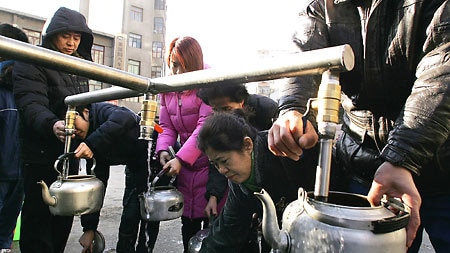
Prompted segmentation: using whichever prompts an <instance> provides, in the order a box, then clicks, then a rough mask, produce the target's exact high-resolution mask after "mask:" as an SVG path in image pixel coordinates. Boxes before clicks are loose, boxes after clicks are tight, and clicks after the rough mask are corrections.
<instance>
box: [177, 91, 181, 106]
mask: <svg viewBox="0 0 450 253" xmlns="http://www.w3.org/2000/svg"><path fill="white" fill-rule="evenodd" d="M178 95H180V96H177V98H178V106H179V107H181V94H178Z"/></svg>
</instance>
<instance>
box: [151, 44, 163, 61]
mask: <svg viewBox="0 0 450 253" xmlns="http://www.w3.org/2000/svg"><path fill="white" fill-rule="evenodd" d="M152 57H153V58H163V43H162V42H161V41H153V47H152Z"/></svg>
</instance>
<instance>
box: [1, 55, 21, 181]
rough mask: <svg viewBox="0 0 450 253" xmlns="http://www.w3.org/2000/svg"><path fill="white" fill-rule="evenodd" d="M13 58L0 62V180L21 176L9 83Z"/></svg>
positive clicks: (16, 118)
mask: <svg viewBox="0 0 450 253" xmlns="http://www.w3.org/2000/svg"><path fill="white" fill-rule="evenodd" d="M13 65H14V61H13V60H8V61H3V62H0V135H1V136H2V137H1V139H0V150H1V152H0V181H9V180H18V179H20V178H22V177H23V173H22V164H21V159H20V146H19V144H20V141H19V112H18V110H17V108H16V103H15V102H14V96H13V93H12V84H11V80H10V79H11V71H12V68H11V67H12V66H13Z"/></svg>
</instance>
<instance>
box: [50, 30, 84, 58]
mask: <svg viewBox="0 0 450 253" xmlns="http://www.w3.org/2000/svg"><path fill="white" fill-rule="evenodd" d="M80 42H81V33H78V32H70V31H68V32H62V33H58V34H56V35H55V37H54V38H53V44H54V45H55V47H56V48H57V49H58V50H59V51H60V52H61V53H63V54H68V55H71V54H73V53H74V52H75V51H77V49H78V46H79V45H80Z"/></svg>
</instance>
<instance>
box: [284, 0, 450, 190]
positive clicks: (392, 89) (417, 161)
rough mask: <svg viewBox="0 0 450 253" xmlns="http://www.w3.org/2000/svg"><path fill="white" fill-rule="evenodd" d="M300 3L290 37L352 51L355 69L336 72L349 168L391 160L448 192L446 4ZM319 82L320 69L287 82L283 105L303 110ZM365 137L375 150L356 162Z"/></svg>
mask: <svg viewBox="0 0 450 253" xmlns="http://www.w3.org/2000/svg"><path fill="white" fill-rule="evenodd" d="M303 5H304V6H303V8H302V9H301V10H299V13H300V14H299V20H298V24H297V26H296V28H298V29H297V30H296V32H295V34H294V36H293V39H294V43H295V44H296V45H297V46H298V48H299V49H300V50H302V51H308V50H313V49H319V48H324V47H331V46H336V45H342V44H349V45H350V46H351V47H352V48H353V51H354V54H355V67H354V69H353V70H352V71H350V72H345V73H341V74H340V83H341V86H342V91H343V92H344V93H345V96H343V100H342V105H343V107H344V109H345V115H344V126H343V130H344V131H345V132H346V133H348V134H345V135H342V136H343V137H350V139H353V143H352V144H349V143H344V145H343V146H342V147H343V148H347V150H344V151H343V152H342V154H341V155H343V156H344V157H342V159H343V160H344V161H345V162H346V163H347V165H348V166H350V167H352V168H353V169H354V170H360V169H361V168H366V167H374V166H373V164H374V163H380V162H382V161H389V162H391V163H392V164H394V165H398V166H402V167H405V168H407V169H408V170H410V171H411V172H412V173H413V175H415V176H416V177H415V182H416V185H417V186H418V188H419V191H420V192H421V194H438V193H440V192H446V193H448V192H450V188H449V187H448V185H449V182H450V141H449V133H450V68H449V66H448V55H449V53H450V25H449V24H450V3H449V2H448V1H443V0H438V1H430V0H427V1H390V0H381V1H352V0H340V1H333V0H317V1H304V2H303ZM361 24H363V25H364V26H362V25H361ZM319 83H320V76H313V77H311V76H310V77H298V78H296V79H295V80H293V81H292V82H289V84H287V85H286V86H285V89H284V91H283V92H282V97H281V98H280V105H281V109H288V108H297V109H300V111H304V106H305V105H306V101H307V99H308V98H310V97H316V96H317V89H318V86H319ZM366 139H369V140H370V141H365V140H366ZM372 140H373V141H372ZM344 141H345V140H344ZM348 141H350V140H348ZM368 142H375V143H376V145H373V146H372V147H371V149H372V150H373V151H374V152H373V153H370V152H367V153H366V154H365V155H364V154H362V155H358V157H356V158H359V159H361V161H359V162H358V163H354V162H355V161H354V160H353V158H355V152H357V151H358V149H359V147H360V146H361V145H363V146H365V145H366V143H368ZM338 148H339V147H338ZM339 150H341V149H338V151H339ZM356 158H355V159H356ZM377 159H378V160H377ZM380 160H382V161H380ZM355 164H357V166H354V165H355ZM356 173H357V172H356ZM370 174H371V176H373V172H372V173H370Z"/></svg>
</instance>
